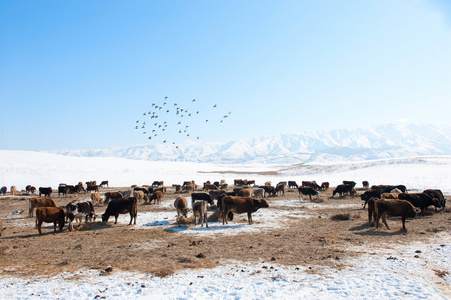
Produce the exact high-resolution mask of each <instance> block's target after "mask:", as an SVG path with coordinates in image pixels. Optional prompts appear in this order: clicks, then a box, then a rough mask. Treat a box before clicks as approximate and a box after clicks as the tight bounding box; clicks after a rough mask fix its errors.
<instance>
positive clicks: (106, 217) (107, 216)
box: [102, 214, 110, 222]
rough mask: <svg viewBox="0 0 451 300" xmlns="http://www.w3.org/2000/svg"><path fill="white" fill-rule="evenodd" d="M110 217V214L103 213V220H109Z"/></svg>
mask: <svg viewBox="0 0 451 300" xmlns="http://www.w3.org/2000/svg"><path fill="white" fill-rule="evenodd" d="M109 218H110V216H109V215H106V214H103V215H102V222H108V219H109Z"/></svg>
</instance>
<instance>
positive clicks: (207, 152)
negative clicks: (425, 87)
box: [50, 124, 451, 164]
mask: <svg viewBox="0 0 451 300" xmlns="http://www.w3.org/2000/svg"><path fill="white" fill-rule="evenodd" d="M50 152H52V153H55V154H61V155H71V156H84V157H121V158H131V159H140V160H164V161H191V162H208V163H272V164H292V163H299V162H324V161H326V162H333V161H361V160H372V159H385V158H399V157H414V156H424V155H451V128H450V127H441V126H436V125H407V126H401V125H394V124H387V125H380V126H376V127H369V128H360V129H340V130H332V131H312V132H305V133H296V134H295V133H293V134H280V135H275V136H261V137H253V138H249V139H242V140H238V141H233V142H228V143H196V142H192V141H189V142H186V143H185V144H183V145H179V146H178V148H176V147H175V146H173V145H166V144H153V145H138V146H130V147H115V148H111V149H104V150H54V151H50Z"/></svg>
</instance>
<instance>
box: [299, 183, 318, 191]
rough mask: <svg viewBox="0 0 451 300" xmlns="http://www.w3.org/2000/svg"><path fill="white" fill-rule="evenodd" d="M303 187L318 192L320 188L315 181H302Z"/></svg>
mask: <svg viewBox="0 0 451 300" xmlns="http://www.w3.org/2000/svg"><path fill="white" fill-rule="evenodd" d="M302 186H303V187H311V188H312V189H315V190H319V189H321V187H320V186H319V185H318V184H317V183H316V181H302Z"/></svg>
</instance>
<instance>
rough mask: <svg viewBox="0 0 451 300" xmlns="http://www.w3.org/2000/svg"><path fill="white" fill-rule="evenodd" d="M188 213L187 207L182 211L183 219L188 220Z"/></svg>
mask: <svg viewBox="0 0 451 300" xmlns="http://www.w3.org/2000/svg"><path fill="white" fill-rule="evenodd" d="M188 212H189V208H188V207H185V208H183V209H182V215H183V216H184V217H185V218H188Z"/></svg>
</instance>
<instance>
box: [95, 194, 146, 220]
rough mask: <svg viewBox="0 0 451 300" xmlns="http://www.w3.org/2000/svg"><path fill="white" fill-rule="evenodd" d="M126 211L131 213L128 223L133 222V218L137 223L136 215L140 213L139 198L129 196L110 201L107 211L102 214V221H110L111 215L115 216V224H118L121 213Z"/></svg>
mask: <svg viewBox="0 0 451 300" xmlns="http://www.w3.org/2000/svg"><path fill="white" fill-rule="evenodd" d="M126 213H129V214H130V223H128V225H131V224H132V221H133V219H134V220H135V222H134V223H133V224H135V225H136V216H137V215H138V200H137V199H136V198H135V197H129V198H127V199H124V198H120V199H116V200H112V201H110V202H109V203H108V207H107V209H106V211H105V213H104V214H103V215H102V222H108V219H109V218H110V216H114V217H115V221H114V224H116V223H117V218H118V217H119V214H126Z"/></svg>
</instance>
